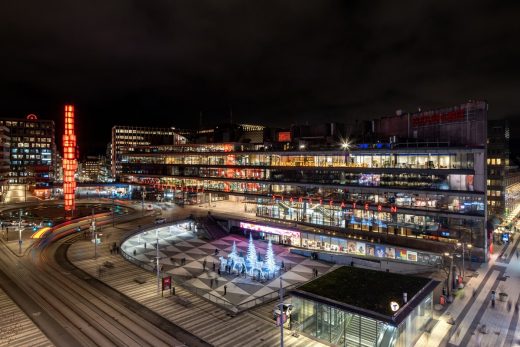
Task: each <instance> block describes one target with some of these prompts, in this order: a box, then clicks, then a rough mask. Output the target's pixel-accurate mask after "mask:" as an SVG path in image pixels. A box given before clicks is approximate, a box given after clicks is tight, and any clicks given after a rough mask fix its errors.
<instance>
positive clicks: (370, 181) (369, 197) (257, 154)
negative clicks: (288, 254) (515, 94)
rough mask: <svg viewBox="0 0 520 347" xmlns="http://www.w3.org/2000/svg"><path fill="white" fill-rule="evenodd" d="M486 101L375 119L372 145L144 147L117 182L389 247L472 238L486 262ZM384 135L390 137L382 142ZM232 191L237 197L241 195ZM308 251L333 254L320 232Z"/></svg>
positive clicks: (449, 244) (434, 247)
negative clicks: (234, 204) (230, 203)
mask: <svg viewBox="0 0 520 347" xmlns="http://www.w3.org/2000/svg"><path fill="white" fill-rule="evenodd" d="M486 118H487V104H486V103H484V102H468V103H466V104H462V105H459V106H456V107H452V108H448V109H441V110H435V111H428V112H421V113H416V114H408V115H398V116H392V117H384V118H382V119H378V120H375V121H374V122H373V125H372V128H373V129H374V134H373V137H374V138H379V139H381V140H380V141H377V142H374V143H341V144H338V145H337V146H336V148H327V149H323V150H319V149H314V147H312V146H308V147H306V146H304V147H301V146H297V147H296V148H295V147H294V146H292V147H287V146H286V145H285V144H283V145H282V143H280V144H279V145H277V144H272V143H270V144H265V143H261V144H254V143H250V144H237V143H214V144H182V145H170V146H144V147H133V148H131V149H127V150H125V151H124V153H123V154H122V168H121V169H122V171H121V172H122V173H121V179H122V180H123V181H125V182H129V183H137V184H143V185H152V186H155V187H157V188H158V189H161V190H165V191H167V192H169V193H170V194H172V195H174V196H175V198H176V200H177V201H179V202H182V203H197V204H199V203H203V202H207V201H212V200H220V199H229V198H230V197H231V198H233V199H241V200H245V201H247V202H248V203H249V204H252V205H254V206H255V208H256V214H257V215H258V216H261V217H266V218H269V219H271V220H273V221H284V222H287V221H291V222H295V223H299V224H302V225H310V226H314V227H317V228H326V229H328V230H333V231H334V233H335V235H336V236H338V237H341V236H342V235H343V236H346V235H350V236H352V235H355V236H356V237H363V238H367V239H369V240H378V241H381V242H385V243H389V244H394V245H403V246H404V245H407V246H409V247H414V248H416V249H424V250H430V251H437V252H444V251H446V250H450V251H451V250H452V248H453V247H454V245H455V244H456V243H457V242H464V243H468V244H469V243H470V244H472V246H473V247H474V248H473V249H474V255H477V254H478V255H479V257H480V258H481V260H485V259H486V257H487V255H488V246H489V236H490V235H489V234H488V232H487V230H486V229H485V226H486V133H487V131H486V129H487V128H486V122H487V119H486ZM384 139H386V141H384ZM237 197H238V198H237ZM305 247H307V248H315V249H324V250H333V249H332V248H336V249H337V247H333V245H330V244H328V245H327V244H324V242H323V241H322V239H321V238H320V236H319V234H318V235H317V237H316V238H314V239H313V240H312V241H309V242H308V243H307V244H306V245H305Z"/></svg>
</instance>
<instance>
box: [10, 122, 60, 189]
mask: <svg viewBox="0 0 520 347" xmlns="http://www.w3.org/2000/svg"><path fill="white" fill-rule="evenodd" d="M0 126H5V127H7V128H8V129H9V130H10V137H11V140H10V143H11V145H10V171H11V172H10V175H9V183H12V184H28V185H30V186H33V187H49V186H50V184H51V182H52V181H53V179H54V174H55V166H56V144H55V133H54V121H52V120H44V119H38V117H37V116H36V115H34V114H30V115H28V116H27V117H26V118H25V119H15V118H13V119H6V118H4V119H0Z"/></svg>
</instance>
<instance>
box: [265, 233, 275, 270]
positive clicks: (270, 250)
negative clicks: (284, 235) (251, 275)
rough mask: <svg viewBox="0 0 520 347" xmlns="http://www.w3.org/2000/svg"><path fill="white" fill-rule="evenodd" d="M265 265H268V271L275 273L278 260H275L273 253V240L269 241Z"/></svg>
mask: <svg viewBox="0 0 520 347" xmlns="http://www.w3.org/2000/svg"><path fill="white" fill-rule="evenodd" d="M265 266H266V267H267V271H269V273H273V272H274V271H275V269H276V262H275V260H274V253H273V244H272V243H271V240H269V242H268V243H267V252H266V254H265Z"/></svg>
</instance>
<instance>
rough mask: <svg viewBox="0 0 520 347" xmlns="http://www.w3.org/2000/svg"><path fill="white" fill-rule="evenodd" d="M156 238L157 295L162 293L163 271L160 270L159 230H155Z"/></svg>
mask: <svg viewBox="0 0 520 347" xmlns="http://www.w3.org/2000/svg"><path fill="white" fill-rule="evenodd" d="M155 237H156V239H157V243H156V244H155V247H156V256H155V259H156V261H157V263H156V264H155V267H156V268H157V294H159V293H160V292H161V270H160V268H159V259H160V257H159V229H156V230H155Z"/></svg>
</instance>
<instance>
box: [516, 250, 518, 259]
mask: <svg viewBox="0 0 520 347" xmlns="http://www.w3.org/2000/svg"><path fill="white" fill-rule="evenodd" d="M516 259H518V249H517V250H516Z"/></svg>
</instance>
